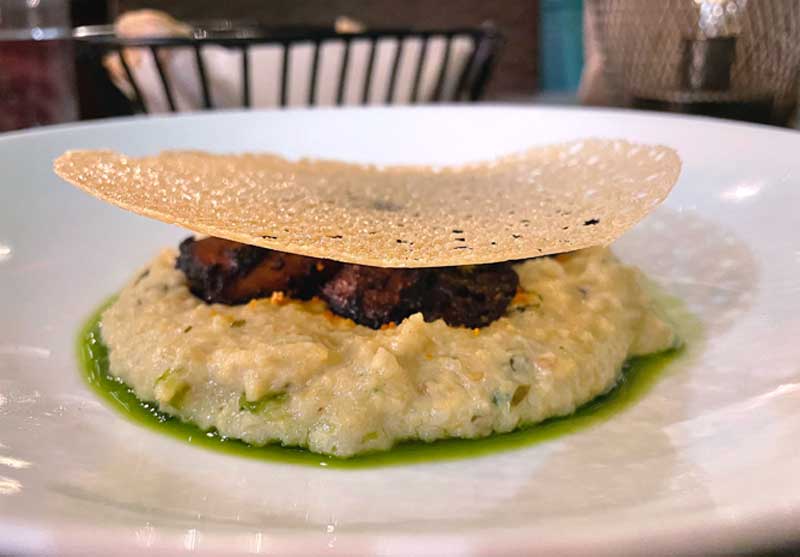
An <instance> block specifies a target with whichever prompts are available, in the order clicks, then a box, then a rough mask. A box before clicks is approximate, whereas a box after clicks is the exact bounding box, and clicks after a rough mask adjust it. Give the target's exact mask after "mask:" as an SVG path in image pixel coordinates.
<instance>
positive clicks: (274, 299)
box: [269, 292, 289, 306]
mask: <svg viewBox="0 0 800 557" xmlns="http://www.w3.org/2000/svg"><path fill="white" fill-rule="evenodd" d="M269 301H270V303H272V304H275V305H276V306H282V305H283V304H287V303H289V300H288V298H286V296H284V294H283V292H273V293H272V296H270V297H269Z"/></svg>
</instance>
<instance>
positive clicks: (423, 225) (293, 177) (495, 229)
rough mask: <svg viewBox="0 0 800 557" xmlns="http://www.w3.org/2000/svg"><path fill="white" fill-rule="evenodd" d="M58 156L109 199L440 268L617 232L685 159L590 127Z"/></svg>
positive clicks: (376, 259) (339, 251)
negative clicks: (362, 147)
mask: <svg viewBox="0 0 800 557" xmlns="http://www.w3.org/2000/svg"><path fill="white" fill-rule="evenodd" d="M54 166H55V171H56V173H57V174H58V175H59V176H61V177H62V178H64V179H65V180H67V181H68V182H70V183H72V184H74V185H76V186H77V187H79V188H81V189H83V190H85V191H87V192H89V193H91V194H92V195H94V196H96V197H99V198H100V199H103V200H105V201H109V202H111V203H113V204H115V205H118V206H120V207H122V208H124V209H128V210H130V211H133V212H136V213H139V214H141V215H145V216H148V217H152V218H156V219H159V220H162V221H164V222H168V223H172V224H178V225H181V226H184V227H186V228H188V229H190V230H193V231H195V232H198V233H202V234H210V235H214V236H219V237H222V238H228V239H230V240H236V241H239V242H244V243H247V244H252V245H256V246H262V247H265V248H271V249H276V250H280V251H285V252H290V253H297V254H301V255H308V256H314V257H320V258H327V259H334V260H337V261H344V262H348V263H359V264H363V265H375V266H379V267H435V266H445V265H465V264H481V263H492V262H497V261H507V260H514V259H523V258H528V257H534V256H539V255H545V254H552V253H559V252H564V251H571V250H575V249H579V248H586V247H590V246H594V245H604V244H609V243H611V242H612V241H613V240H615V239H616V238H618V237H619V236H620V235H621V234H622V233H623V232H625V231H626V230H627V229H629V228H630V227H631V226H633V225H634V224H636V223H637V222H639V221H640V220H641V219H642V218H644V217H645V216H646V215H647V214H648V213H649V212H650V211H652V209H653V208H654V207H655V206H656V205H658V204H659V203H660V202H661V201H663V200H664V198H665V197H666V196H667V195H668V193H669V192H670V190H671V189H672V187H673V185H674V184H675V182H676V180H677V178H678V175H679V173H680V166H681V165H680V159H679V158H678V155H677V153H676V152H675V151H673V150H672V149H670V148H668V147H663V146H650V145H637V144H633V143H629V142H627V141H623V140H601V139H587V140H582V141H577V142H572V143H564V144H559V145H551V146H546V147H536V148H533V149H530V150H528V151H526V152H524V153H519V154H515V155H510V156H506V157H503V158H501V159H498V160H496V161H493V162H484V163H477V164H470V165H464V166H459V167H447V168H438V169H433V168H427V167H421V166H390V167H380V168H379V167H375V166H368V165H357V164H349V163H341V162H335V161H326V160H308V159H303V160H300V161H290V160H287V159H284V158H282V157H279V156H276V155H271V154H243V155H214V154H209V153H204V152H199V151H168V152H164V153H161V154H160V155H157V156H151V157H143V158H133V157H127V156H125V155H122V154H119V153H115V152H112V151H69V152H67V153H65V154H64V155H62V156H61V157H59V158H58V159H57V160H56V161H55V164H54Z"/></svg>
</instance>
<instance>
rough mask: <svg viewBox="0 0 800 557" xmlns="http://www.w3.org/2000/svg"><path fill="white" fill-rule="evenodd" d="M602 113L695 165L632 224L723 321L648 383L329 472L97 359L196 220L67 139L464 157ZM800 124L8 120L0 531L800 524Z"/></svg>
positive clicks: (89, 548)
mask: <svg viewBox="0 0 800 557" xmlns="http://www.w3.org/2000/svg"><path fill="white" fill-rule="evenodd" d="M585 136H606V137H624V138H628V139H631V140H636V141H643V142H657V143H664V144H667V145H671V146H673V147H675V148H676V149H678V150H679V151H680V154H681V157H682V158H683V161H684V170H683V173H682V175H681V178H680V181H679V183H678V185H677V187H676V188H675V190H674V192H673V193H672V195H671V196H670V198H669V199H668V200H667V202H666V203H665V205H664V206H663V207H662V208H660V209H659V210H658V211H657V212H656V214H654V215H652V216H651V217H650V218H648V219H647V220H646V221H645V222H644V223H642V224H641V225H639V226H638V227H637V228H635V229H634V230H633V231H631V232H630V233H629V234H628V235H627V236H626V237H624V238H623V239H622V240H621V241H620V242H619V245H618V247H617V251H618V253H619V254H620V255H621V256H622V257H623V258H624V259H626V260H628V261H632V262H634V263H637V264H639V265H640V266H641V267H643V268H644V270H645V271H646V272H648V273H649V274H650V275H651V276H652V277H653V278H655V279H657V280H658V281H660V282H661V284H662V285H663V286H664V287H665V288H666V289H667V290H668V291H669V292H671V293H673V294H675V295H677V296H679V297H681V298H682V299H683V300H684V301H685V302H686V304H687V305H688V307H689V308H690V310H691V311H692V312H693V313H694V314H695V315H696V316H697V317H698V318H699V319H700V321H701V322H702V324H703V327H704V331H705V335H704V338H702V339H700V338H697V339H693V341H692V342H691V344H690V347H689V349H688V352H687V353H686V354H685V355H684V356H683V357H681V358H679V359H677V360H675V361H674V362H673V363H672V364H671V366H670V367H669V368H668V370H667V371H666V372H665V373H664V376H663V378H662V379H661V380H660V381H659V382H658V383H657V384H656V385H655V387H654V388H653V389H652V391H650V392H649V393H648V395H647V396H646V397H644V398H643V399H642V400H641V401H640V402H639V403H638V404H636V405H635V406H634V407H632V408H629V409H628V410H626V411H625V412H623V413H621V414H618V415H616V416H614V417H613V418H612V419H610V420H608V421H606V422H603V423H600V424H597V425H595V426H593V427H591V428H589V429H585V430H582V431H580V432H577V433H574V434H571V435H568V436H565V437H561V438H558V439H555V440H552V441H549V442H546V443H542V444H538V445H534V446H530V447H525V448H522V449H518V450H514V451H509V452H503V453H498V454H494V455H489V456H483V457H480V458H474V459H469V460H459V461H449V462H433V463H426V464H419V465H407V466H401V467H391V468H378V469H364V470H331V469H323V468H319V469H318V468H309V467H298V466H292V465H288V464H276V463H269V462H262V461H254V460H246V459H241V458H237V457H234V456H229V455H224V454H218V453H215V452H210V451H206V450H202V449H198V448H195V447H192V446H188V445H186V444H182V443H181V442H179V441H177V440H175V439H173V438H170V437H166V436H163V435H160V434H158V433H155V432H153V431H151V430H149V429H145V428H142V427H141V426H139V425H136V424H135V423H130V422H128V421H126V420H125V419H123V418H121V417H120V416H119V415H118V414H116V413H115V412H114V411H112V410H110V409H109V408H108V407H107V406H106V405H105V404H104V403H101V402H100V401H99V400H98V399H97V398H96V397H95V395H94V394H93V393H92V392H90V391H89V390H88V389H87V387H86V386H85V385H84V383H83V380H82V378H81V376H80V374H79V372H78V366H77V363H76V355H75V337H76V334H77V332H78V329H79V327H80V326H81V324H82V322H83V321H84V319H85V318H86V317H87V316H88V315H89V314H90V313H91V312H92V311H93V310H94V309H95V308H96V307H97V305H98V304H99V303H100V302H101V301H102V300H104V299H105V298H106V297H107V296H108V295H110V294H112V293H113V292H114V291H115V290H116V289H118V288H119V287H120V286H121V285H122V284H123V282H125V281H126V280H127V279H128V277H129V276H130V275H131V273H133V272H134V270H135V269H136V268H137V267H138V266H139V265H141V264H142V263H144V262H145V261H147V260H148V259H149V258H150V257H151V256H152V255H153V254H154V253H156V252H157V250H159V249H160V248H161V247H162V246H165V245H174V244H175V242H176V241H177V240H178V239H180V238H181V237H182V236H183V235H184V234H185V233H184V232H182V231H180V230H178V229H176V228H173V227H169V226H166V225H163V224H160V223H157V222H154V221H151V220H148V219H145V218H142V217H138V216H135V215H132V214H128V213H125V212H123V211H121V210H119V209H116V208H114V207H111V206H110V205H106V204H104V203H101V202H100V201H96V200H94V199H93V198H91V197H89V196H87V195H84V194H83V193H81V192H79V191H77V190H76V189H74V188H72V187H69V186H67V185H65V184H64V183H62V182H61V181H60V180H59V179H57V178H56V177H55V176H54V175H53V174H52V172H51V161H52V159H53V158H54V157H55V156H57V155H58V154H60V153H61V152H62V151H64V150H66V149H70V148H113V149H120V150H123V151H125V152H127V153H130V154H145V153H152V152H155V151H158V150H160V149H165V148H201V149H209V150H214V151H242V150H270V151H277V152H279V153H283V154H285V155H289V156H299V155H312V156H325V157H335V158H341V159H349V160H358V161H371V162H415V163H416V162H432V163H456V162H463V161H468V160H476V159H486V158H488V157H491V156H494V155H499V154H501V153H506V152H509V151H514V150H518V149H522V148H525V147H527V146H530V145H533V144H539V143H548V142H553V141H560V140H565V139H572V138H579V137H585ZM799 154H800V135H797V134H796V133H793V132H786V131H779V130H776V129H772V128H765V127H758V126H747V125H738V124H731V123H724V122H718V121H711V120H704V119H697V118H682V117H673V116H656V115H647V114H641V113H629V112H620V111H595V110H559V109H545V110H542V109H533V108H520V107H513V106H505V107H503V106H499V107H486V108H472V107H451V108H414V109H372V110H366V111H364V110H317V111H285V112H248V113H242V112H231V113H216V114H209V115H190V116H182V117H178V118H153V119H128V120H118V121H110V122H104V123H98V124H92V125H79V126H67V127H60V128H53V129H44V130H41V131H35V132H31V133H20V134H14V135H8V136H5V137H3V138H2V139H0V168H1V169H2V183H0V443H2V444H1V445H0V516H1V517H2V518H1V519H0V553H29V552H30V553H43V552H48V553H51V552H58V553H81V554H89V553H91V554H105V555H112V554H114V555H118V554H121V553H134V552H138V551H140V550H142V549H144V548H149V549H150V550H151V551H154V552H155V553H159V554H164V555H174V554H176V553H178V552H180V551H184V550H186V551H195V552H198V553H204V554H219V553H220V552H223V551H224V552H225V553H238V554H249V553H264V554H281V555H283V554H320V553H323V552H327V553H330V554H337V555H338V554H341V555H346V554H353V553H365V552H370V553H381V554H399V555H403V554H420V553H430V554H445V553H447V554H509V553H515V552H516V553H525V554H531V553H534V552H541V553H542V554H554V553H559V554H563V555H579V554H587V553H591V554H592V555H600V554H603V555H605V554H607V555H620V554H623V553H627V552H634V553H635V552H644V551H647V552H649V553H667V552H689V551H690V552H692V553H697V554H708V553H710V552H712V551H718V552H725V551H731V550H732V549H734V548H736V549H738V550H746V549H749V548H756V547H765V546H769V545H772V546H775V545H781V544H786V543H791V542H798V541H800V527H798V525H800V474H798V470H800V449H798V439H800V340H798V335H800V287H799V286H798V285H799V284H800V279H798V277H800V241H799V240H798V238H800V232H798V228H799V227H798V225H799V224H800V217H798V209H800V204H799V203H798V202H799V201H800V183H798V182H800V155H799Z"/></svg>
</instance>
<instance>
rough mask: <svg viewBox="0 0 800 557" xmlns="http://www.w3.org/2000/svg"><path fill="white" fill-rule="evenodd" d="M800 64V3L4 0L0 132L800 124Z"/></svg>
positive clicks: (756, 0)
mask: <svg viewBox="0 0 800 557" xmlns="http://www.w3.org/2000/svg"><path fill="white" fill-rule="evenodd" d="M799 70H800V2H798V1H797V0H495V1H492V2H487V1H485V0H439V1H437V2H430V1H428V0H406V1H404V2H397V1H394V0H329V1H325V0H228V1H226V2H220V1H218V0H0V131H6V130H14V129H22V128H26V127H30V126H36V125H44V124H50V123H59V122H68V121H75V120H88V119H94V118H104V117H110V116H119V115H129V114H137V113H147V114H152V113H165V112H181V111H190V110H211V109H218V108H236V107H284V106H285V107H292V106H339V105H342V106H345V105H374V104H410V103H432V102H482V101H491V102H520V103H534V104H536V103H538V104H568V105H576V104H587V105H599V106H617V107H627V108H630V109H645V110H661V111H671V112H680V113H692V114H705V115H710V116H715V117H721V118H731V119H737V120H745V121H751V122H759V123H764V124H770V125H776V126H791V127H793V126H795V123H796V120H797V118H796V112H797V111H796V107H797V100H798V89H797V87H798V78H799V76H798V71H799Z"/></svg>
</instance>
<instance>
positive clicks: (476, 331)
mask: <svg viewBox="0 0 800 557" xmlns="http://www.w3.org/2000/svg"><path fill="white" fill-rule="evenodd" d="M472 334H473V335H475V336H478V335H479V334H481V330H480V329H478V328H477V327H475V328H474V329H472Z"/></svg>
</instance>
